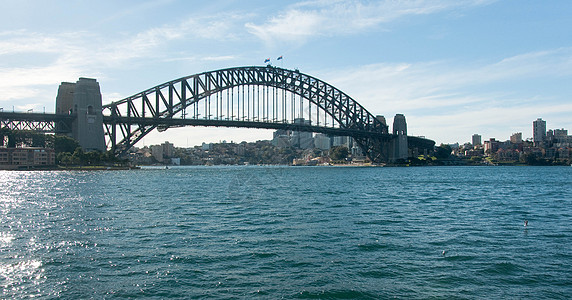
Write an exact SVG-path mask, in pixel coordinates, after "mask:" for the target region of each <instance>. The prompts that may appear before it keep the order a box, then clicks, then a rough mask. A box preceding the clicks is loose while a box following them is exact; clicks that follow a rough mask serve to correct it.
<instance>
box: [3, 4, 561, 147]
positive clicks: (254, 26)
mask: <svg viewBox="0 0 572 300" xmlns="http://www.w3.org/2000/svg"><path fill="white" fill-rule="evenodd" d="M0 7H1V8H2V9H1V11H2V13H1V14H2V18H0V108H2V109H3V110H4V111H11V110H15V111H27V110H29V109H33V111H35V112H42V111H46V112H54V111H55V97H56V94H57V89H58V86H59V84H60V83H61V82H75V81H77V80H78V78H79V77H89V78H96V79H97V80H98V82H99V84H100V86H101V92H102V96H103V102H104V103H110V102H112V101H117V100H120V99H123V98H125V97H128V96H131V95H133V94H136V93H138V92H141V91H143V90H145V89H147V88H150V87H153V86H156V85H159V84H161V83H164V82H167V81H170V80H173V79H177V78H180V77H184V76H188V75H193V74H197V73H201V72H205V71H212V70H217V69H222V68H227V67H238V66H252V65H265V64H264V60H265V59H266V58H271V59H272V63H274V64H275V65H276V66H280V67H284V68H288V69H296V68H297V69H299V70H300V71H301V72H302V73H306V74H309V75H311V76H314V77H317V78H319V79H321V80H323V81H326V82H328V83H330V84H331V85H333V86H335V87H336V88H338V89H340V90H342V91H344V92H345V93H346V94H348V95H349V96H350V97H352V98H353V99H354V100H356V101H357V102H359V103H360V104H362V105H363V106H364V107H365V108H366V109H367V110H368V111H369V112H370V113H372V114H374V115H384V116H385V117H386V118H387V120H388V123H389V124H391V123H392V121H393V116H394V115H395V114H398V113H401V114H404V115H405V117H406V118H407V125H408V134H409V135H416V136H425V137H427V138H429V139H432V140H434V141H436V143H437V144H438V145H439V144H441V143H456V142H459V143H461V144H463V143H466V142H470V141H471V136H472V135H473V134H475V133H476V134H480V135H481V136H482V137H483V140H488V139H489V138H496V139H497V140H501V141H504V140H508V139H509V137H510V135H511V134H513V133H517V132H522V136H523V138H524V139H526V138H531V137H532V122H533V121H534V120H536V119H537V118H542V119H543V120H545V121H546V123H547V128H549V129H561V128H564V129H568V130H569V131H570V132H569V133H571V134H572V30H570V29H571V28H572V18H571V17H570V16H571V15H572V1H568V0H551V1H532V0H505V1H502V0H499V1H495V0H431V1H424V0H410V1H399V0H387V1H385V0H383V1H359V0H355V1H345V0H327V1H326V0H315V1H312V0H310V1H238V0H236V1H233V0H211V1H194V0H191V1H184V0H181V1H178V0H149V1H133V0H122V1H111V0H98V1H91V0H65V1H63V0H62V1H59V0H52V1H43V0H0ZM279 56H283V58H284V59H283V60H281V61H276V58H277V57H279ZM271 138H272V131H268V130H260V129H235V128H204V127H185V128H177V129H169V130H167V131H165V132H162V133H159V132H156V131H155V132H152V133H151V134H149V135H147V136H146V137H145V138H144V139H143V141H142V142H140V143H139V144H138V145H137V146H144V145H153V144H159V143H162V142H164V141H169V142H171V143H174V144H175V146H179V147H186V146H194V145H199V144H201V143H202V142H219V141H221V140H226V141H234V142H241V141H249V142H251V141H256V140H259V139H271Z"/></svg>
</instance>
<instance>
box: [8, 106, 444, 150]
mask: <svg viewBox="0 0 572 300" xmlns="http://www.w3.org/2000/svg"><path fill="white" fill-rule="evenodd" d="M74 119H75V116H73V115H68V114H52V113H28V112H3V111H0V128H10V129H13V130H33V131H38V132H52V133H70V132H71V123H72V121H73V120H74ZM103 122H104V124H115V123H123V124H137V125H142V126H155V125H158V123H157V120H156V119H154V118H135V117H117V116H116V117H111V116H103ZM160 123H161V124H160V125H158V126H157V127H158V129H159V130H161V127H162V126H166V127H169V128H173V127H183V126H214V127H236V128H260V129H274V130H278V129H283V130H292V131H306V132H317V133H323V134H327V135H337V136H359V137H363V138H371V137H372V135H373V133H371V132H364V131H359V130H353V129H343V128H333V127H321V126H311V125H303V124H284V123H276V122H275V123H262V122H253V121H230V120H204V119H161V121H160ZM376 137H377V138H380V136H379V135H377V136H376ZM381 138H382V139H384V140H390V139H391V134H383V135H382V137H381ZM407 140H408V143H409V145H410V146H412V147H418V148H430V147H433V145H434V142H433V141H431V140H427V139H425V138H422V137H414V136H408V137H407Z"/></svg>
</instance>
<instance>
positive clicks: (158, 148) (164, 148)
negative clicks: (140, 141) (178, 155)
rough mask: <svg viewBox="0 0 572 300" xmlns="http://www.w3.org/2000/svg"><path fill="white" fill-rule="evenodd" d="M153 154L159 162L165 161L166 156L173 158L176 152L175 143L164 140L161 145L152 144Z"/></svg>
mask: <svg viewBox="0 0 572 300" xmlns="http://www.w3.org/2000/svg"><path fill="white" fill-rule="evenodd" d="M150 148H151V154H152V155H153V157H154V158H155V159H156V160H157V161H158V162H163V161H164V160H165V159H166V158H171V157H173V155H174V154H175V145H173V144H171V143H169V142H164V143H163V144H161V145H154V146H151V147H150Z"/></svg>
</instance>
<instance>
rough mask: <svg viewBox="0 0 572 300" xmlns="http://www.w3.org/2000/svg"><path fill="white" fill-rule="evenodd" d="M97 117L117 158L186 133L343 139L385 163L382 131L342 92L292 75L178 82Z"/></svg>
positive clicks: (261, 72) (243, 74)
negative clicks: (157, 134)
mask: <svg viewBox="0 0 572 300" xmlns="http://www.w3.org/2000/svg"><path fill="white" fill-rule="evenodd" d="M103 114H104V123H105V130H106V135H107V136H108V139H109V140H108V142H109V143H110V144H111V148H112V149H113V151H114V152H115V153H116V154H118V155H121V154H124V153H126V151H127V150H129V148H131V147H132V146H133V145H135V143H137V142H138V141H139V140H141V139H142V138H143V137H144V136H145V135H146V134H148V133H149V132H151V131H152V130H154V129H158V130H166V129H167V128H171V127H179V126H189V125H192V126H226V127H250V128H266V129H287V130H295V131H312V132H322V133H327V134H331V135H338V136H351V137H353V138H354V140H355V141H356V142H357V143H358V145H359V146H360V147H361V148H362V150H363V151H364V153H366V155H367V156H368V157H369V158H370V159H371V160H372V161H374V162H382V161H385V160H386V159H387V157H385V156H386V155H384V154H383V152H384V151H383V150H382V148H383V147H384V145H383V144H384V143H386V142H387V141H388V140H390V139H391V135H390V134H388V130H387V125H385V124H383V123H381V122H380V121H379V120H378V119H376V118H375V116H373V115H372V114H371V113H369V112H368V111H367V110H366V109H365V108H364V107H363V106H361V105H360V104H359V103H357V102H356V101H355V100H353V99H352V98H351V97H349V96H348V95H346V94H345V93H344V92H342V91H340V90H339V89H337V88H335V87H333V86H332V85H330V84H328V83H326V82H324V81H322V80H319V79H317V78H315V77H312V76H309V75H306V74H303V73H300V72H299V71H297V70H287V69H282V68H277V67H272V66H267V67H238V68H229V69H222V70H216V71H211V72H205V73H201V74H196V75H191V76H188V77H184V78H180V79H177V80H173V81H170V82H167V83H164V84H161V85H158V86H156V87H153V88H150V89H148V90H145V91H143V92H141V93H138V94H135V95H133V96H131V97H128V98H125V99H123V100H120V101H117V102H113V103H110V104H107V105H104V106H103ZM302 119H303V121H302ZM118 140H119V141H118Z"/></svg>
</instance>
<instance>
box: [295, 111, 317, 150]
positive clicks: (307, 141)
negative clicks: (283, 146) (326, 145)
mask: <svg viewBox="0 0 572 300" xmlns="http://www.w3.org/2000/svg"><path fill="white" fill-rule="evenodd" d="M294 124H303V125H311V122H310V120H304V118H297V119H294ZM292 146H294V147H298V148H300V149H311V148H314V138H313V137H312V133H311V132H304V131H294V132H292Z"/></svg>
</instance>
